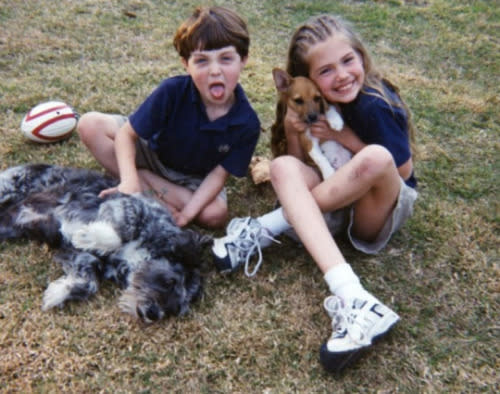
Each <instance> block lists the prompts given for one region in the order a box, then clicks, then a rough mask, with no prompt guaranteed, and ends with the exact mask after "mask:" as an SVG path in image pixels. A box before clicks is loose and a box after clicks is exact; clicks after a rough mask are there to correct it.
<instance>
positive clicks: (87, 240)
mask: <svg viewBox="0 0 500 394" xmlns="http://www.w3.org/2000/svg"><path fill="white" fill-rule="evenodd" d="M71 243H72V244H73V246H74V247H75V248H77V249H82V250H93V251H97V252H99V253H102V254H106V253H110V252H112V251H114V250H116V249H118V248H119V247H120V246H121V243H122V242H121V238H120V236H119V235H118V234H117V233H116V231H115V229H114V228H113V226H111V225H110V224H109V223H106V222H93V223H89V224H87V225H86V226H82V227H81V228H79V229H78V230H77V231H75V232H74V234H73V236H72V237H71Z"/></svg>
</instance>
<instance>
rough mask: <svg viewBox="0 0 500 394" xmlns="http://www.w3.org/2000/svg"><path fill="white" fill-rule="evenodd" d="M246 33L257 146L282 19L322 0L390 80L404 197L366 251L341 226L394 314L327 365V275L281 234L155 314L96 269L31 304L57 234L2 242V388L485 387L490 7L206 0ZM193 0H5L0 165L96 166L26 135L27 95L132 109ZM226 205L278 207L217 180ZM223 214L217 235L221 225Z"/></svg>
mask: <svg viewBox="0 0 500 394" xmlns="http://www.w3.org/2000/svg"><path fill="white" fill-rule="evenodd" d="M205 4H219V5H225V6H228V7H230V8H233V9H235V10H237V11H238V12H239V13H240V14H241V15H242V16H243V17H244V18H245V19H246V20H247V22H248V24H249V28H250V32H251V39H252V42H251V57H250V60H249V63H248V65H247V67H246V69H245V71H244V72H243V75H242V85H243V87H244V88H245V90H246V92H247V94H248V96H249V99H250V101H251V102H252V104H253V106H254V108H255V109H256V111H257V112H258V114H259V117H260V118H261V121H262V125H263V128H264V129H265V131H266V132H264V133H262V137H261V139H260V142H259V145H258V147H257V152H256V153H257V154H259V155H264V156H269V157H270V155H271V154H270V150H269V134H270V133H269V129H270V126H271V124H272V121H273V117H274V107H275V100H276V93H275V88H274V84H273V82H272V76H271V70H272V68H273V67H276V66H281V67H283V66H284V65H285V60H286V51H287V46H288V41H289V39H290V37H291V34H292V32H293V31H294V28H295V27H296V26H297V25H298V24H299V23H301V22H303V21H304V20H305V19H307V18H308V17H310V16H312V15H316V14H319V13H326V12H329V13H334V14H340V15H342V16H344V17H345V18H346V19H348V20H350V21H351V22H353V23H354V25H355V26H356V28H357V29H358V30H359V31H360V33H361V35H362V36H363V37H364V40H365V42H366V43H367V45H368V47H369V48H370V50H371V53H372V55H373V57H374V59H375V61H376V63H377V64H378V66H379V68H381V69H382V70H383V71H384V73H385V74H386V75H387V76H389V77H390V79H392V80H393V82H395V83H396V85H398V86H399V87H400V89H401V93H402V95H403V96H404V98H405V100H406V101H407V103H408V104H409V106H410V108H411V109H412V112H413V118H414V121H415V125H416V128H417V145H418V156H417V158H416V175H417V177H418V180H419V193H420V197H419V200H418V202H417V206H416V210H415V214H414V216H413V217H412V219H411V220H410V221H409V223H408V224H407V225H406V226H405V227H404V228H403V229H402V230H401V231H400V232H399V233H398V234H397V235H396V236H395V237H394V238H393V240H392V241H391V242H390V244H389V245H388V247H387V248H386V249H385V250H384V251H383V252H382V253H380V254H379V255H376V256H367V255H363V254H361V253H358V252H356V251H355V250H353V249H352V248H351V247H350V246H349V245H348V244H347V243H346V242H345V241H344V240H343V239H339V240H338V241H339V244H340V246H341V248H342V251H343V252H344V253H345V255H346V257H347V259H348V261H349V262H350V263H351V264H352V266H353V268H354V270H355V271H356V272H357V273H358V274H359V275H360V277H361V280H362V282H363V284H364V285H365V286H366V288H367V289H369V290H370V291H372V292H373V293H374V294H375V295H377V296H378V297H379V298H380V299H381V300H383V301H385V302H387V304H389V305H390V306H392V307H393V308H394V309H395V310H396V311H397V312H398V313H399V314H400V315H401V317H402V320H401V322H400V323H399V324H398V325H397V326H396V327H395V329H394V330H393V331H392V333H391V335H390V336H389V338H388V339H387V340H385V341H383V342H381V343H379V344H377V345H376V346H374V347H373V349H372V350H370V351H369V352H368V353H367V354H366V355H365V357H364V358H362V359H361V360H360V361H359V362H358V363H357V364H355V365H354V366H353V367H352V368H350V369H349V370H347V371H346V372H345V373H343V374H342V375H341V376H338V377H333V376H331V375H329V374H327V373H325V372H324V371H323V369H322V367H321V365H320V364H319V354H318V353H319V346H320V345H321V343H322V342H323V341H324V340H325V339H326V338H327V337H328V336H329V335H330V333H331V328H330V321H329V319H328V317H327V315H326V314H325V313H324V311H323V310H322V301H323V298H324V297H326V296H327V287H326V284H325V283H324V282H323V279H322V275H321V273H320V272H319V270H318V269H317V268H316V266H315V264H314V263H313V261H312V260H311V258H310V257H309V256H308V254H307V253H306V252H305V251H304V250H303V249H301V248H300V247H298V246H297V245H296V244H294V243H292V242H291V241H289V240H287V239H283V242H282V244H281V245H276V246H274V247H272V248H271V249H268V250H266V251H265V255H264V264H263V266H262V268H261V270H260V271H259V273H258V275H257V276H256V277H254V278H253V279H248V278H246V277H245V276H244V275H243V272H241V271H240V272H238V273H235V274H233V275H231V276H220V275H218V274H217V273H216V272H215V271H212V270H211V271H209V272H208V273H207V279H206V291H205V296H204V298H203V300H202V301H201V302H200V303H198V304H196V305H195V306H194V308H193V310H192V312H190V313H189V314H188V315H186V316H184V317H182V318H177V319H169V320H165V321H162V322H160V323H158V324H154V325H151V326H144V325H141V324H138V323H137V322H136V321H133V320H132V319H130V318H129V317H128V316H127V315H125V314H123V313H121V312H120V310H119V308H118V306H117V300H118V296H119V291H120V290H119V289H118V288H117V287H115V286H114V285H113V284H109V283H106V284H104V285H103V286H102V288H101V290H100V292H99V294H98V295H97V296H96V297H94V298H92V299H91V300H90V301H89V302H86V303H80V304H77V303H71V304H68V305H67V306H65V307H64V308H63V309H57V310H54V311H49V312H44V313H42V311H41V308H40V307H41V298H42V294H43V291H44V290H45V288H46V286H47V284H48V283H49V282H50V281H52V280H54V279H55V278H57V277H58V276H59V275H61V269H60V268H59V267H58V266H56V265H55V264H53V263H52V261H51V257H52V251H51V250H49V249H47V248H46V247H44V246H40V245H38V244H36V243H28V242H10V243H0V391H2V392H110V393H111V392H112V393H115V392H119V393H120V392H144V393H146V392H179V393H181V392H182V393H190V392H207V393H208V392H210V393H212V392H220V393H225V392H241V393H248V392H252V393H253V392H255V393H262V392H263V393H282V392H300V393H309V392H315V393H316V392H317V393H322V392H471V393H472V392H474V393H477V392H498V391H499V389H500V387H499V386H500V384H499V382H500V380H499V378H498V369H499V365H500V363H499V358H498V354H500V346H499V329H498V327H499V326H498V321H499V291H500V285H499V253H498V252H499V213H500V205H499V199H498V195H499V192H500V190H499V184H500V179H499V178H500V177H499V168H500V163H499V157H500V155H499V147H500V138H499V136H500V133H499V132H500V127H499V115H498V108H499V96H498V85H499V82H500V79H499V76H500V70H499V68H500V58H499V57H500V41H499V37H500V35H499V32H500V22H499V21H500V7H498V2H496V1H489V0H469V1H464V0H378V1H375V0H364V1H363V0H351V1H349V0H343V1H340V0H339V1H332V0H316V1H308V0H307V1H306V0H304V1H277V0H264V1H251V0H247V1H241V0H233V1H206V2H205ZM196 5H198V2H195V1H187V0H186V1H159V0H124V1H117V0H110V1H100V0H80V1H74V2H72V1H64V0H63V1H61V0H59V1H55V0H40V1H14V0H0V119H1V121H0V169H5V168H7V167H8V166H11V165H15V164H20V163H26V162H48V163H57V164H62V165H70V166H81V167H88V168H95V169H98V168H99V166H98V164H97V163H96V162H95V161H94V160H93V158H92V157H91V156H90V154H89V153H88V152H87V151H86V150H85V149H84V147H83V145H82V144H81V143H80V142H79V140H78V137H77V136H76V135H73V136H72V137H71V138H70V139H69V140H66V141H64V142H61V143H55V144H49V145H38V144H36V143H31V142H28V141H27V140H25V139H24V138H23V136H22V135H21V133H20V128H19V125H20V122H21V119H22V117H23V116H24V114H25V113H26V112H27V111H28V109H29V108H31V107H33V106H34V105H36V104H37V103H39V102H42V101H47V100H49V99H58V100H62V101H65V102H67V103H69V104H71V105H73V106H74V107H75V108H76V109H77V110H78V111H79V112H80V113H84V112H87V111H90V110H100V111H104V112H115V113H123V114H128V113H130V112H131V111H133V110H134V108H135V107H136V106H137V105H138V104H139V103H140V102H141V101H142V100H143V99H144V98H145V97H146V96H147V95H148V94H149V93H150V91H151V90H152V89H153V88H154V87H156V86H157V85H158V84H159V82H160V81H161V80H162V79H163V78H165V77H168V76H172V75H175V74H178V73H182V72H183V69H182V67H181V63H180V61H179V59H178V56H177V54H176V53H175V51H174V49H173V46H172V38H173V34H174V32H175V30H176V27H177V26H178V24H179V23H180V22H181V21H182V20H183V19H184V18H186V17H187V16H188V15H189V14H190V13H191V11H192V9H193V8H194V6H196ZM228 198H229V203H230V207H231V216H246V215H259V214H261V213H264V212H266V211H268V210H269V209H271V208H272V206H273V204H274V201H275V197H274V195H273V192H272V189H271V187H270V185H269V184H266V185H262V186H255V185H253V184H252V183H251V181H250V179H249V178H243V179H231V180H230V181H229V183H228ZM222 233H223V232H222V231H219V232H216V233H215V235H222Z"/></svg>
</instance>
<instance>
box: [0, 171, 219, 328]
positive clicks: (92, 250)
mask: <svg viewBox="0 0 500 394" xmlns="http://www.w3.org/2000/svg"><path fill="white" fill-rule="evenodd" d="M116 184H117V181H116V180H115V179H113V178H109V177H105V176H103V175H101V174H99V173H97V172H93V171H89V170H86V169H76V168H65V167H58V166H52V165H45V164H28V165H21V166H17V167H11V168H9V169H7V170H5V171H3V172H0V241H4V240H8V239H16V238H27V239H33V240H37V241H41V242H45V243H47V244H48V245H49V246H51V247H54V248H57V249H58V251H57V252H56V254H55V256H54V259H55V260H56V261H57V262H59V263H60V264H61V265H62V268H63V271H64V275H63V276H62V277H61V278H59V279H57V280H55V281H54V282H52V283H50V285H49V286H48V288H47V289H46V291H45V293H44V297H43V306H42V308H43V309H44V310H47V309H49V308H52V307H55V306H62V305H63V304H64V303H65V302H66V301H68V300H82V299H87V298H88V297H89V296H91V295H92V294H94V293H96V292H97V290H98V286H99V281H100V280H102V279H110V280H113V281H115V282H117V283H118V284H119V285H120V286H121V287H122V288H123V289H124V291H123V294H122V296H121V298H120V307H121V308H122V310H123V311H125V312H127V313H129V314H131V315H133V316H135V317H137V318H139V319H141V320H142V321H144V322H147V323H150V322H153V321H156V320H160V319H162V318H163V317H165V316H172V315H181V314H184V313H185V312H187V311H188V310H189V305H190V304H191V302H193V301H195V300H196V299H197V298H198V297H199V296H200V295H201V291H202V278H201V274H200V269H201V266H202V262H201V261H200V256H201V254H202V248H203V246H205V245H207V244H208V242H209V241H210V237H207V236H202V235H200V234H198V233H196V232H194V231H191V230H183V229H180V228H179V227H177V226H176V225H175V223H174V221H173V219H172V217H171V215H170V213H169V212H168V211H167V209H165V208H164V207H163V206H162V205H161V204H159V203H158V202H156V201H155V200H153V199H151V198H148V197H146V196H144V195H139V194H137V195H133V196H130V195H124V194H120V193H118V194H114V195H111V196H108V197H105V198H99V197H98V194H99V192H100V191H101V190H103V189H106V188H109V187H111V186H115V185H116Z"/></svg>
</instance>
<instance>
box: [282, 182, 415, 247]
mask: <svg viewBox="0 0 500 394" xmlns="http://www.w3.org/2000/svg"><path fill="white" fill-rule="evenodd" d="M417 197H418V193H417V191H416V190H415V189H413V188H412V187H410V186H408V185H407V184H406V183H405V182H404V180H403V179H402V178H401V187H400V189H399V196H398V201H397V204H396V206H395V207H394V210H393V211H392V215H391V216H390V217H389V218H388V219H387V221H386V222H385V224H384V227H383V228H382V230H381V231H380V233H379V235H378V236H377V239H375V240H374V241H372V242H367V241H364V240H361V239H357V238H356V237H355V236H354V235H353V234H352V226H353V223H354V207H353V206H351V207H347V208H344V209H340V210H338V211H334V212H328V213H325V214H324V215H323V216H324V218H325V221H326V224H327V226H328V229H329V230H330V232H331V233H332V235H336V234H339V233H340V232H341V231H343V230H344V229H345V230H347V236H348V238H349V241H350V242H351V244H352V246H353V247H354V248H355V249H357V250H359V251H361V252H363V253H367V254H376V253H378V252H380V251H381V250H382V249H383V248H384V247H385V246H386V245H387V243H388V242H389V240H390V239H391V237H392V235H393V234H394V233H395V232H396V231H397V230H398V229H399V228H401V226H402V225H403V224H404V223H405V222H406V220H407V219H408V218H409V217H410V216H411V215H412V213H413V205H414V204H415V200H416V199H417ZM286 234H287V235H288V236H290V237H291V238H293V239H295V240H297V241H299V239H298V237H297V235H296V234H295V232H294V231H293V229H292V230H288V231H287V232H286Z"/></svg>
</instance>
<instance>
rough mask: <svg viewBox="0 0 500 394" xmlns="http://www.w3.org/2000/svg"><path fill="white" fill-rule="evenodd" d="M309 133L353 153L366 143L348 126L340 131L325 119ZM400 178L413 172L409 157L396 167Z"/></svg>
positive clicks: (411, 161)
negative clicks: (333, 142) (335, 142)
mask: <svg viewBox="0 0 500 394" xmlns="http://www.w3.org/2000/svg"><path fill="white" fill-rule="evenodd" d="M311 134H312V135H314V136H315V137H317V138H319V139H320V140H323V141H325V140H333V141H337V142H338V143H339V144H342V145H343V146H344V147H345V148H347V149H349V150H350V151H351V152H352V153H353V154H356V153H358V152H359V151H360V150H361V149H363V148H364V147H365V146H366V144H365V143H364V142H363V141H361V139H360V138H359V137H358V136H357V135H356V134H355V133H354V132H353V131H352V130H351V128H350V127H349V126H344V128H343V129H342V131H341V132H338V131H336V130H332V129H331V128H330V126H329V125H328V123H327V122H326V120H323V119H322V120H320V121H318V122H316V123H314V124H313V125H312V126H311ZM398 172H399V175H400V176H401V178H403V179H404V180H406V179H408V178H409V177H410V175H411V173H412V172H413V160H412V158H411V157H410V158H409V159H408V160H407V161H406V162H405V163H403V164H401V165H400V166H399V167H398Z"/></svg>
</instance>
